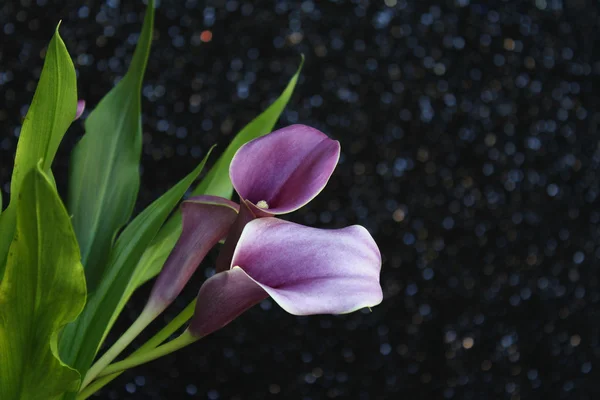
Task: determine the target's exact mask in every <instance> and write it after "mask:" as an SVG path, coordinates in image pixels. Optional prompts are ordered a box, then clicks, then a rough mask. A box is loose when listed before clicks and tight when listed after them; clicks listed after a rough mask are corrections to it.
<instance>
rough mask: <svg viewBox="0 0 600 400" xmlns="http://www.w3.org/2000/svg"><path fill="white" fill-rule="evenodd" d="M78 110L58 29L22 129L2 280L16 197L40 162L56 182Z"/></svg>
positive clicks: (2, 230)
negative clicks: (56, 166)
mask: <svg viewBox="0 0 600 400" xmlns="http://www.w3.org/2000/svg"><path fill="white" fill-rule="evenodd" d="M76 109H77V82H76V81H75V68H74V67H73V62H72V61H71V57H70V56H69V53H68V52H67V48H66V47H65V44H64V42H63V41H62V39H61V38H60V35H59V33H58V27H57V28H56V32H55V33H54V36H53V37H52V40H51V41H50V44H49V45H48V50H47V52H46V59H45V61H44V68H43V69H42V74H41V76H40V81H39V82H38V85H37V88H36V90H35V94H34V96H33V100H32V102H31V106H30V107H29V110H28V112H27V116H26V117H25V121H24V122H23V126H22V127H21V134H20V136H19V144H18V145H17V153H16V156H15V165H14V170H13V174H12V179H11V185H10V191H11V193H13V194H14V196H12V197H11V199H10V204H9V205H8V208H7V209H6V210H4V212H3V213H2V214H1V215H0V279H1V278H2V275H3V273H4V267H5V262H6V256H7V253H8V247H9V246H10V243H11V241H12V240H13V236H14V233H15V226H16V201H15V200H16V199H14V197H16V194H17V193H21V185H22V184H23V179H24V178H25V176H26V175H27V174H28V173H29V172H30V171H31V170H33V169H35V168H36V165H37V163H38V161H39V160H40V159H41V160H43V162H42V170H43V171H44V172H46V173H47V174H48V176H49V178H50V180H51V181H52V182H54V179H53V178H52V174H51V172H50V167H51V165H52V161H53V160H54V156H55V154H56V150H57V149H58V145H59V143H60V141H61V140H62V137H63V136H64V134H65V132H66V131H67V128H68V127H69V125H71V122H72V121H73V118H74V117H75V112H76ZM0 203H1V201H0ZM0 208H1V207H0Z"/></svg>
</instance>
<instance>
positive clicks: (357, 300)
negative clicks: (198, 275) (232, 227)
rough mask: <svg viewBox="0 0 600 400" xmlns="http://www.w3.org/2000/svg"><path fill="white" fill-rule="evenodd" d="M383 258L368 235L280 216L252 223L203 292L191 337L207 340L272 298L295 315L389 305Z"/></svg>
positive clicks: (352, 228)
mask: <svg viewBox="0 0 600 400" xmlns="http://www.w3.org/2000/svg"><path fill="white" fill-rule="evenodd" d="M380 270H381V254H380V252H379V249H378V248H377V245H376V244H375V241H374V240H373V238H372V237H371V235H370V234H369V233H368V231H367V230H366V229H365V228H363V227H361V226H358V225H355V226H350V227H347V228H343V229H336V230H326V229H317V228H310V227H306V226H303V225H299V224H295V223H292V222H288V221H283V220H279V219H277V218H260V219H255V220H253V221H251V222H249V223H248V224H247V225H246V226H245V228H244V230H243V232H242V234H241V236H240V238H239V240H238V243H237V246H236V248H235V251H234V254H233V258H232V261H231V267H230V269H229V270H227V271H224V272H220V273H217V274H215V275H214V276H212V277H211V278H209V279H208V280H207V281H206V282H205V283H204V284H203V285H202V287H201V288H200V292H199V293H198V301H197V306H196V311H195V315H194V317H193V318H192V321H191V323H190V326H189V328H188V330H189V332H190V333H191V334H192V335H193V336H194V337H201V336H206V335H208V334H210V333H211V332H214V331H216V330H217V329H220V328H221V327H223V326H225V325H227V324H228V323H229V322H231V321H232V320H233V319H235V318H236V317H237V316H239V315H240V314H242V313H243V312H244V311H246V310H247V309H249V308H250V307H252V306H254V305H255V304H257V303H259V302H260V301H261V300H263V299H265V298H267V297H269V296H270V297H271V298H272V299H273V300H274V301H275V302H277V303H278V304H279V305H280V306H281V307H282V308H283V309H284V310H286V311H287V312H289V313H291V314H294V315H311V314H344V313H349V312H352V311H356V310H358V309H360V308H364V307H371V306H375V305H377V304H379V303H380V302H381V300H382V297H383V295H382V290H381V285H380V283H379V274H380Z"/></svg>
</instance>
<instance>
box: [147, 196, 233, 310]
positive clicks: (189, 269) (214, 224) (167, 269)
mask: <svg viewBox="0 0 600 400" xmlns="http://www.w3.org/2000/svg"><path fill="white" fill-rule="evenodd" d="M238 208H239V206H238V205H237V204H236V203H234V202H233V201H230V200H227V199H224V198H222V197H217V196H198V197H193V198H190V199H189V200H186V201H184V202H183V203H182V205H181V213H182V220H183V229H182V233H181V236H180V237H179V240H178V241H177V244H176V245H175V248H174V249H173V251H172V252H171V254H170V255H169V258H168V259H167V261H166V263H165V266H164V267H163V269H162V271H161V272H160V274H159V276H158V278H157V279H156V282H155V284H154V287H153V288H152V292H151V294H150V299H149V300H148V307H152V308H155V309H157V310H161V311H162V310H163V309H164V308H166V307H167V306H168V305H169V304H171V303H172V302H173V300H175V298H176V297H177V296H178V295H179V294H180V293H181V291H182V290H183V288H184V286H185V285H186V283H187V282H188V280H189V279H190V278H191V276H192V274H193V273H194V272H195V271H196V269H197V268H198V265H200V262H202V260H203V259H204V257H205V256H206V254H207V253H208V252H209V250H210V249H211V248H212V247H213V246H214V245H216V244H217V243H218V242H219V240H221V239H222V238H223V237H226V235H227V233H228V232H229V229H230V227H231V226H232V224H233V222H234V221H235V219H236V217H237V215H238Z"/></svg>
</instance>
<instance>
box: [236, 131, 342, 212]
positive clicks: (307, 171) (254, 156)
mask: <svg viewBox="0 0 600 400" xmlns="http://www.w3.org/2000/svg"><path fill="white" fill-rule="evenodd" d="M339 157H340V144H339V142H338V141H336V140H332V139H329V138H328V137H327V135H325V134H324V133H322V132H320V131H318V130H316V129H314V128H311V127H308V126H305V125H292V126H289V127H287V128H283V129H280V130H278V131H275V132H272V133H270V134H268V135H265V136H263V137H260V138H258V139H254V140H252V141H250V142H248V143H246V144H245V145H243V146H242V147H241V148H240V149H239V150H238V152H237V153H236V154H235V156H234V157H233V160H232V161H231V165H230V168H229V176H230V178H231V182H232V183H233V187H234V188H235V190H236V191H237V193H238V194H239V195H240V197H241V198H242V199H244V200H247V201H249V203H250V207H251V208H252V210H253V212H254V214H256V216H272V215H276V214H285V213H289V212H292V211H294V210H297V209H298V208H300V207H302V206H303V205H305V204H306V203H308V202H309V201H310V200H312V199H313V198H314V197H316V196H317V195H318V194H319V193H320V192H321V190H323V188H324V187H325V185H326V184H327V181H328V180H329V178H330V176H331V174H332V173H333V170H334V169H335V166H336V165H337V162H338V159H339Z"/></svg>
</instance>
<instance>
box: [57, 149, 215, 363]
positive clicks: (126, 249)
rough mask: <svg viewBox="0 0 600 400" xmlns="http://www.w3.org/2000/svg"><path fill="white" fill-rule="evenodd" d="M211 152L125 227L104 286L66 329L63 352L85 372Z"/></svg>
mask: <svg viewBox="0 0 600 400" xmlns="http://www.w3.org/2000/svg"><path fill="white" fill-rule="evenodd" d="M209 154H210V152H209ZM209 154H207V155H206V157H205V158H204V160H203V161H202V162H201V163H200V165H198V167H196V169H194V171H192V172H191V173H190V174H189V175H187V176H186V177H185V178H184V179H182V180H181V181H180V182H179V183H178V184H177V185H175V186H174V187H172V188H171V189H170V190H169V191H168V192H166V193H165V194H164V195H162V196H161V197H160V198H159V199H157V200H156V201H154V202H153V203H152V204H150V206H148V207H147V208H146V209H145V210H144V211H142V212H141V213H140V214H139V215H138V216H137V217H136V218H135V219H134V220H133V221H132V222H131V223H130V224H129V225H128V226H127V227H126V228H125V230H123V233H122V234H121V235H120V236H119V238H118V239H117V242H116V243H115V247H114V249H113V251H112V253H111V256H110V260H109V262H108V268H107V269H106V272H105V274H104V276H103V277H102V281H101V283H100V285H98V288H97V290H96V291H95V292H94V293H91V294H90V296H89V298H88V304H87V306H86V308H85V310H84V311H83V313H82V314H81V316H80V317H79V318H78V319H77V321H75V322H73V323H71V324H69V325H67V327H66V328H65V330H64V332H63V335H62V337H61V341H60V353H61V355H62V356H63V357H64V358H65V360H67V361H68V362H69V363H71V365H73V366H74V367H75V368H77V369H78V370H79V372H80V373H81V374H82V375H85V373H86V372H87V370H88V369H89V367H90V365H91V363H92V361H93V359H94V357H95V356H96V353H97V351H98V349H99V347H100V345H101V344H102V341H103V340H104V338H105V336H106V334H107V332H108V330H109V329H110V326H111V321H113V320H114V319H113V314H114V312H115V310H116V308H117V305H118V304H119V301H120V300H121V298H122V297H123V294H124V292H125V289H126V287H127V285H128V283H129V281H130V279H131V276H132V275H133V272H134V268H135V267H136V265H137V264H138V261H139V259H140V257H141V256H142V254H143V252H144V250H145V249H146V248H147V247H148V245H149V244H150V242H151V241H152V239H153V238H154V236H155V235H156V233H157V232H158V230H159V229H160V227H161V226H162V225H163V224H164V222H165V220H166V219H167V217H168V216H169V214H170V213H171V212H172V210H173V209H174V208H175V206H176V205H177V203H178V202H179V201H180V200H181V198H182V197H183V195H184V194H185V192H186V191H187V190H188V188H189V187H190V185H191V184H192V183H193V181H194V180H195V179H196V178H197V177H198V175H199V174H200V172H201V171H202V168H204V164H205V163H206V160H207V158H208V156H209Z"/></svg>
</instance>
